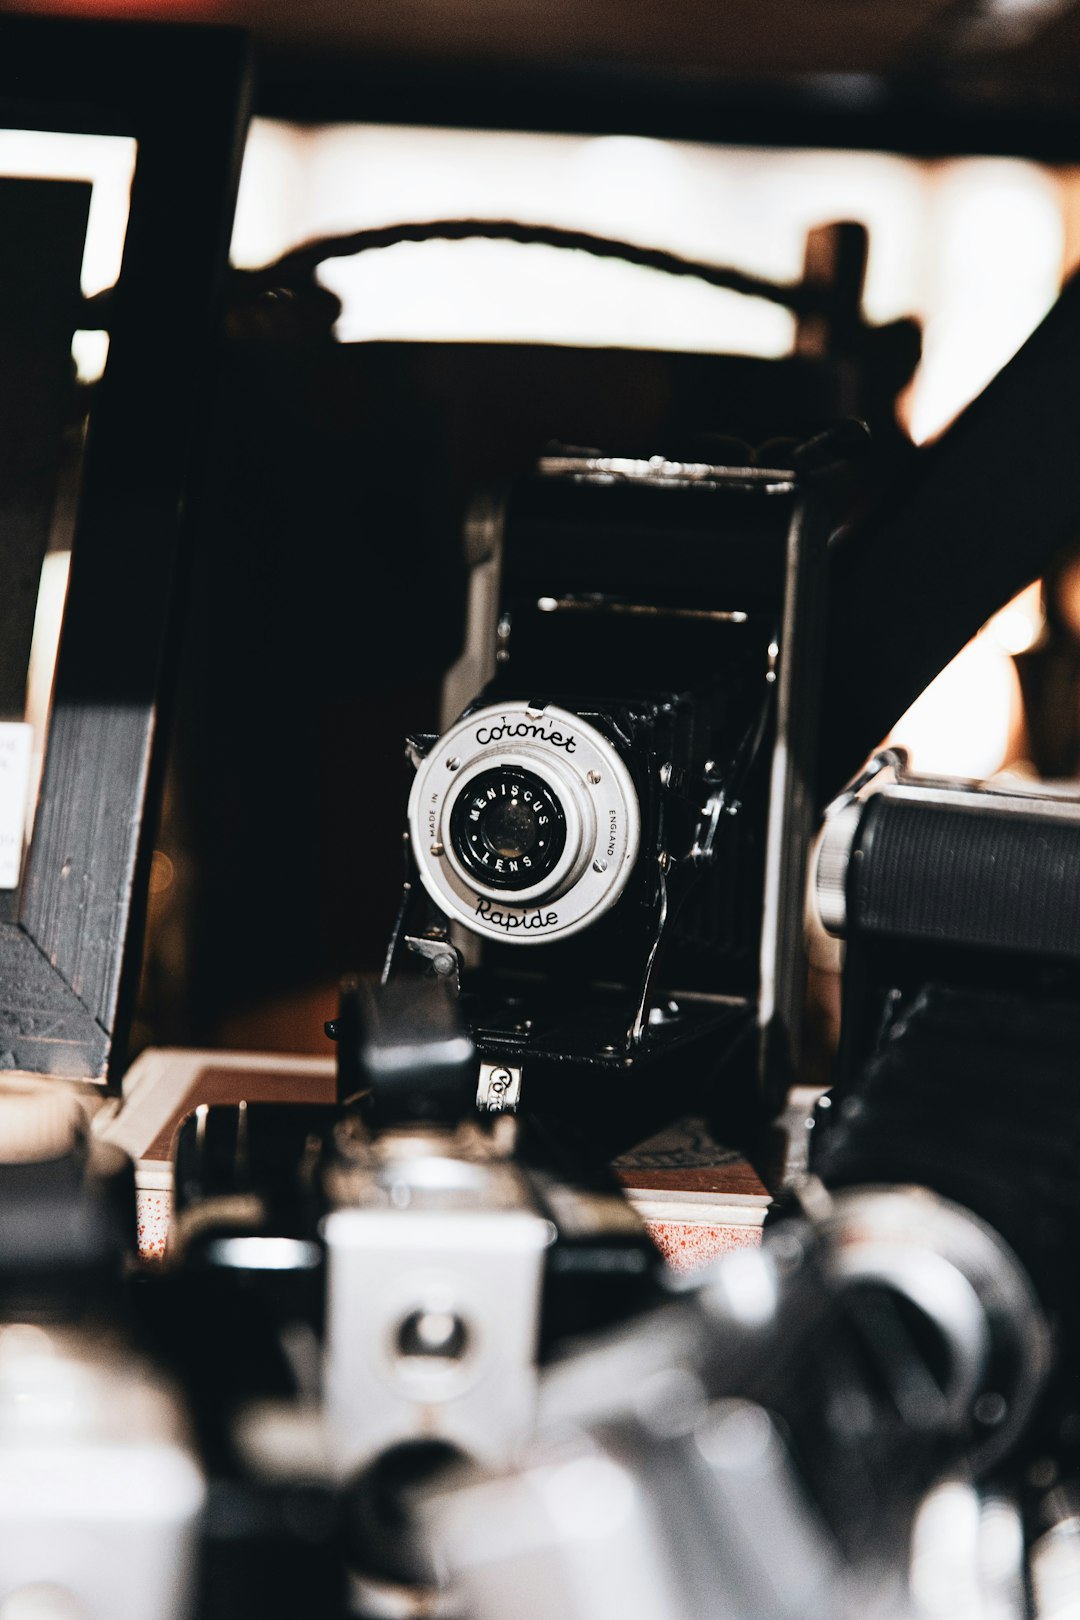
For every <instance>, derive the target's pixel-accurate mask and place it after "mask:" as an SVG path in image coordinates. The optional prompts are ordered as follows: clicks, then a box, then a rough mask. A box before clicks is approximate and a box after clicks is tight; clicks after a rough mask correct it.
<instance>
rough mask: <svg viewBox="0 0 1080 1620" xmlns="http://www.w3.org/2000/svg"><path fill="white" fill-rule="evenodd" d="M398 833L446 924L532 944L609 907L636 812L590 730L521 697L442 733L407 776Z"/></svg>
mask: <svg viewBox="0 0 1080 1620" xmlns="http://www.w3.org/2000/svg"><path fill="white" fill-rule="evenodd" d="M409 833H410V836H411V839H412V847H413V853H414V856H415V859H416V864H417V868H418V870H419V873H420V878H421V881H422V882H423V884H424V887H425V888H426V890H427V892H428V893H429V894H430V895H431V897H432V899H433V900H434V901H435V903H436V905H438V906H439V907H440V909H441V910H443V911H444V912H446V914H447V915H448V916H449V917H451V918H453V920H454V921H456V922H459V923H461V924H463V925H464V926H465V927H466V928H468V929H470V930H471V931H472V932H473V933H475V934H479V935H481V936H482V937H485V938H491V939H499V940H504V941H507V942H509V943H512V944H520V945H537V944H542V943H544V941H545V940H551V939H554V938H559V939H563V938H565V937H566V936H567V935H569V934H574V933H577V932H578V930H579V929H582V928H585V927H587V926H588V925H589V924H590V923H592V922H594V921H595V920H596V919H597V918H598V917H600V916H602V915H603V914H604V913H605V912H606V911H608V910H609V909H610V908H611V907H612V906H613V905H614V904H615V902H616V900H617V899H618V898H619V896H620V894H621V893H622V891H623V889H624V887H625V885H626V880H627V878H628V877H629V876H630V872H631V870H632V869H633V865H634V861H635V860H636V858H637V853H638V847H639V843H640V838H641V812H640V808H639V805H638V798H637V793H636V792H635V790H634V784H633V781H632V779H631V777H630V773H629V771H628V770H627V768H626V766H625V765H624V763H623V761H622V759H621V758H620V756H619V754H618V752H617V750H616V749H615V748H614V747H613V745H612V744H611V743H610V742H609V741H608V740H607V738H606V737H604V736H603V735H602V733H601V732H599V731H598V730H597V729H596V728H595V727H594V726H591V725H589V724H588V723H587V722H586V721H583V720H581V719H579V718H578V716H577V715H575V714H571V713H570V712H569V711H568V710H566V709H560V708H558V707H556V706H555V705H553V704H550V705H547V706H545V707H543V708H533V707H530V706H529V705H528V704H527V703H526V702H524V701H522V702H517V703H509V704H506V705H505V706H502V707H490V708H485V709H481V710H478V711H477V712H476V713H474V714H471V715H469V716H468V717H467V719H464V720H459V721H458V722H457V724H456V725H454V726H452V727H451V728H450V730H449V731H447V732H446V733H444V735H443V736H442V737H441V738H440V739H439V741H438V743H437V744H436V746H435V748H434V749H433V750H432V752H431V753H430V754H429V755H428V757H427V759H425V760H424V761H423V762H422V763H421V765H420V768H419V770H418V771H417V774H416V780H415V782H414V783H413V789H412V793H411V795H410V798H409Z"/></svg>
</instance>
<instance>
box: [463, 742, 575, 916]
mask: <svg viewBox="0 0 1080 1620" xmlns="http://www.w3.org/2000/svg"><path fill="white" fill-rule="evenodd" d="M450 840H451V843H452V845H453V849H454V853H455V854H456V856H457V858H458V860H459V861H460V862H461V865H462V866H463V867H464V869H465V871H466V872H468V873H470V874H471V875H472V876H473V877H475V878H477V879H478V880H479V881H480V882H481V883H483V884H484V886H485V887H487V888H491V889H501V890H504V891H506V892H508V893H513V892H515V891H517V890H522V889H531V888H532V887H533V886H534V885H535V884H537V883H539V882H541V881H542V880H543V879H544V878H545V877H547V875H548V873H549V872H552V871H554V869H555V867H556V866H557V865H558V863H559V859H560V857H561V856H562V852H563V849H564V847H565V845H566V814H565V811H564V810H563V807H562V805H561V803H560V802H559V799H558V797H557V795H556V794H555V792H554V791H553V790H552V788H551V787H550V786H549V784H548V783H547V782H545V781H544V780H543V778H542V777H540V776H538V775H536V774H535V773H534V772H532V771H528V770H525V769H523V768H522V767H521V766H518V765H510V764H506V765H495V766H493V767H492V768H491V769H490V770H488V771H483V772H482V773H481V774H480V775H479V776H475V777H473V779H472V781H471V782H469V784H468V786H467V788H466V789H465V791H463V792H462V793H461V794H460V795H459V797H458V799H457V802H456V803H455V805H454V808H453V811H452V813H451V816H450Z"/></svg>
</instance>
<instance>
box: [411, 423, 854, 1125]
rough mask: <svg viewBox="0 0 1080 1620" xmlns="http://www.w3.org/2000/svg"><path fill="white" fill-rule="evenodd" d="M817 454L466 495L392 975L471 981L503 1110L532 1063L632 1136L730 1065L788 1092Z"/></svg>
mask: <svg viewBox="0 0 1080 1620" xmlns="http://www.w3.org/2000/svg"><path fill="white" fill-rule="evenodd" d="M799 459H800V458H799V457H798V456H797V455H793V454H791V453H790V448H789V451H788V453H787V454H786V456H785V457H784V458H783V461H782V464H781V465H779V466H760V465H756V464H753V458H752V457H750V456H749V455H747V457H746V460H747V463H748V464H747V465H737V464H726V465H716V464H713V463H711V462H710V463H703V462H694V463H688V462H669V461H664V460H663V459H661V458H656V457H654V458H651V459H647V460H641V461H635V460H629V459H620V458H613V457H603V456H600V455H597V454H593V453H591V452H590V453H585V452H565V453H558V454H552V455H549V456H547V457H545V458H544V459H543V460H542V461H541V462H540V463H539V466H538V468H537V470H536V472H535V473H534V474H533V475H532V476H530V477H528V478H525V479H522V480H521V481H519V482H518V483H516V484H514V485H512V486H510V487H509V489H507V490H504V491H502V492H500V493H499V494H498V495H494V496H490V495H489V496H485V497H484V498H482V499H481V500H480V501H478V502H477V503H476V504H475V505H474V507H473V509H472V511H471V514H470V517H469V520H468V525H467V551H468V559H469V562H470V565H471V571H472V572H471V580H470V589H469V608H468V622H467V627H466V642H465V649H464V652H463V655H462V657H461V659H460V660H459V662H458V663H457V664H456V665H455V666H454V668H453V669H452V670H451V671H450V673H449V675H448V677H447V680H446V684H445V689H444V714H445V719H446V728H445V729H444V731H443V733H442V734H441V735H440V736H438V737H431V736H425V737H417V738H413V739H411V742H410V753H411V756H412V759H413V762H414V764H415V765H416V771H417V774H416V778H415V781H414V783H413V787H412V793H411V796H410V801H409V813H408V814H409V836H408V845H409V862H410V871H409V875H408V879H407V883H406V897H405V903H404V905H403V908H402V913H401V916H400V918H399V924H398V930H397V933H396V935H395V938H394V940H393V942H392V944H391V949H390V952H389V954H388V958H387V972H388V974H389V973H390V972H392V971H395V970H397V969H398V968H399V967H400V966H401V965H402V964H403V963H404V961H405V960H406V958H407V956H408V955H409V954H410V953H411V954H412V956H413V958H414V960H415V961H419V962H422V963H423V964H424V965H425V966H426V967H427V968H428V969H429V970H431V969H434V971H436V972H443V973H448V974H453V973H460V978H461V988H462V1009H463V1014H464V1017H465V1020H466V1024H467V1027H468V1030H469V1034H470V1037H471V1038H472V1040H473V1041H474V1043H475V1044H476V1046H477V1048H478V1050H479V1053H480V1058H481V1079H480V1088H479V1092H478V1101H479V1103H480V1106H481V1107H482V1108H495V1109H499V1108H503V1107H507V1106H513V1105H514V1103H515V1102H516V1099H517V1096H518V1094H519V1092H520V1087H521V1083H522V1079H523V1077H524V1078H525V1079H526V1081H527V1084H528V1088H529V1107H530V1110H532V1109H534V1108H535V1109H539V1110H540V1111H541V1112H550V1113H552V1114H553V1115H563V1116H565V1115H567V1114H570V1113H572V1114H574V1115H576V1116H577V1117H578V1118H579V1119H580V1118H581V1117H582V1116H583V1114H587V1113H591V1112H592V1111H593V1109H594V1106H595V1111H596V1112H597V1113H603V1112H604V1111H607V1110H610V1107H611V1104H612V1102H613V1101H615V1100H616V1099H617V1101H618V1112H619V1115H620V1117H621V1118H622V1119H623V1120H624V1122H625V1123H626V1126H627V1128H629V1127H630V1123H631V1121H636V1122H639V1123H641V1122H644V1121H645V1120H646V1119H647V1115H648V1108H647V1107H646V1108H645V1110H644V1113H643V1114H642V1115H641V1116H640V1119H639V1116H638V1113H637V1111H636V1109H635V1104H636V1103H637V1102H641V1101H644V1100H645V1099H647V1097H648V1096H649V1095H650V1094H651V1095H652V1097H653V1098H654V1101H659V1098H660V1096H661V1094H663V1104H662V1107H661V1109H660V1113H661V1115H662V1116H666V1117H669V1118H670V1116H671V1103H672V1095H671V1090H670V1088H671V1087H672V1086H676V1085H678V1086H684V1087H687V1088H688V1089H689V1088H690V1087H692V1086H696V1085H697V1084H698V1083H699V1082H709V1083H711V1081H712V1080H713V1079H714V1078H715V1077H716V1075H717V1073H718V1072H719V1071H721V1070H723V1069H725V1067H727V1066H733V1067H738V1068H739V1069H740V1070H741V1071H742V1072H744V1073H747V1074H749V1075H750V1076H751V1077H752V1084H751V1087H750V1091H751V1092H753V1093H755V1094H761V1093H762V1092H764V1093H765V1094H768V1095H769V1096H770V1097H771V1098H772V1099H773V1100H774V1099H775V1097H777V1096H778V1095H779V1094H780V1093H781V1092H782V1091H783V1089H784V1088H785V1087H786V1085H787V1083H788V1080H789V1078H790V1067H789V1065H790V1054H791V1051H792V1049H793V1048H794V1047H795V1046H796V1045H797V1040H798V1022H799V1010H800V1006H801V999H802V956H801V934H802V907H803V883H804V861H805V851H806V848H807V845H808V843H809V837H810V833H811V830H812V825H813V818H814V814H815V804H814V793H813V785H812V781H811V770H812V761H813V750H814V743H815V738H816V727H817V687H818V672H819V666H820V637H821V622H822V608H823V573H824V569H823V554H824V548H825V545H826V543H827V540H828V537H829V534H830V533H831V532H832V531H833V529H834V528H835V526H836V522H837V514H838V502H837V500H836V496H835V486H834V485H832V484H829V482H828V481H827V480H826V481H824V482H822V481H819V480H817V479H815V477H814V476H813V475H812V474H811V473H809V472H808V471H807V470H806V468H805V467H803V468H802V469H800V468H799V466H798V463H799ZM825 459H827V458H825ZM628 1072H629V1073H630V1074H633V1075H634V1076H635V1077H638V1076H643V1075H645V1074H646V1073H647V1074H648V1076H649V1078H650V1084H649V1085H648V1086H640V1085H638V1084H636V1083H635V1084H633V1085H628V1083H627V1082H628ZM651 1082H656V1083H658V1084H659V1086H660V1091H658V1090H657V1085H656V1084H652V1083H651Z"/></svg>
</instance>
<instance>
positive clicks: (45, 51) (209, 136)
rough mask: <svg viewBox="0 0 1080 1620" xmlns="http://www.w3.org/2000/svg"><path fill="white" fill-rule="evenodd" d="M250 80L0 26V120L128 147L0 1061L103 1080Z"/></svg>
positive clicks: (167, 56) (129, 49)
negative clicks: (130, 173)
mask: <svg viewBox="0 0 1080 1620" xmlns="http://www.w3.org/2000/svg"><path fill="white" fill-rule="evenodd" d="M249 80H250V74H249V63H248V49H247V44H246V40H245V37H244V36H243V35H242V34H241V33H239V32H237V31H234V30H231V29H222V28H212V29H211V28H195V27H173V26H163V25H155V24H145V25H128V24H115V25H114V24H108V23H102V22H98V21H95V22H92V23H91V22H83V21H77V20H72V19H66V18H65V19H59V18H31V17H25V16H24V17H7V18H0V125H3V126H5V127H9V128H16V129H37V130H63V131H69V132H70V131H80V132H87V133H96V134H119V135H128V136H133V137H134V138H135V141H136V143H137V157H136V166H135V174H134V179H133V183H132V191H131V207H130V214H129V219H128V228H127V234H126V237H125V242H124V255H123V264H122V269H121V274H120V278H119V281H118V284H117V287H116V288H115V290H114V292H113V293H112V294H110V295H109V297H108V300H107V312H106V313H105V314H104V316H103V317H101V323H102V324H104V325H106V326H107V329H108V332H109V358H108V364H107V367H106V371H105V375H104V377H103V379H102V381H101V382H100V384H98V385H97V388H96V390H95V397H94V404H93V410H92V414H91V427H90V432H89V435H88V440H87V446H86V455H85V461H84V466H83V481H82V494H81V499H80V502H79V512H78V519H77V524H76V531H75V540H74V546H73V552H72V567H71V575H70V581H69V586H68V595H67V603H66V608H65V612H64V621H63V630H62V634H61V640H60V648H59V653H58V658H57V664H56V670H55V675H54V683H53V698H52V706H51V711H50V723H49V734H48V744H47V749H46V755H45V764H44V771H43V776H42V783H41V789H40V795H39V799H38V805H37V812H36V818H35V823H34V835H33V839H32V842H31V846H30V849H29V851H28V855H27V861H26V866H25V870H24V876H23V882H22V887H21V891H20V894H19V900H18V908H17V915H16V916H14V917H11V918H8V919H7V920H3V921H0V1071H2V1070H16V1071H27V1072H31V1073H34V1074H47V1075H62V1076H66V1077H68V1078H71V1079H79V1080H85V1081H91V1082H94V1083H96V1084H99V1085H102V1086H106V1087H108V1089H110V1090H115V1089H117V1088H118V1086H119V1081H120V1078H121V1074H122V1068H123V1063H124V1059H125V1053H124V1047H125V1036H126V1024H127V1020H128V1018H129V1016H130V1007H131V1003H132V1000H133V997H134V992H135V989H136V987H137V983H138V973H139V960H138V958H139V955H140V949H141V943H142V940H141V933H142V921H143V909H144V902H145V897H146V891H147V879H148V872H149V862H150V856H151V853H152V850H151V836H150V835H151V832H152V826H153V819H154V809H155V786H156V780H157V776H158V774H159V771H160V764H161V762H160V753H161V750H160V749H156V750H155V746H154V744H155V733H156V732H157V731H158V730H159V729H160V722H159V708H160V702H161V698H162V694H163V693H165V692H167V671H168V663H169V650H170V623H171V613H172V599H173V595H174V592H173V585H174V579H175V575H176V572H177V568H178V565H181V564H182V561H183V551H184V526H183V506H184V501H185V497H186V493H187V488H188V480H189V470H190V466H191V461H192V457H193V455H194V454H195V453H196V452H197V450H198V448H199V442H200V438H201V436H202V431H203V427H204V423H205V418H206V415H207V409H206V408H207V405H208V396H209V389H210V378H211V362H212V359H213V354H214V351H215V346H216V343H217V340H218V331H219V321H220V311H221V301H222V294H223V289H224V279H225V275H226V272H227V266H228V249H229V238H230V232H231V228H232V218H233V211H234V207H235V201H236V191H237V185H238V181H239V171H240V160H241V156H242V150H243V142H244V137H245V134H246V128H247V116H248V99H249ZM76 324H78V322H77V321H76V322H73V325H76ZM0 523H2V514H0ZM2 559H3V533H2V527H0V567H2V566H3V561H2Z"/></svg>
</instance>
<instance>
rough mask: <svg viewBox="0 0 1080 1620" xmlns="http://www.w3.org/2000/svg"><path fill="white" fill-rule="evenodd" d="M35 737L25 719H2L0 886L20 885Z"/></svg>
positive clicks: (13, 886)
mask: <svg viewBox="0 0 1080 1620" xmlns="http://www.w3.org/2000/svg"><path fill="white" fill-rule="evenodd" d="M33 736H34V728H33V727H32V726H27V725H24V724H23V722H22V721H21V720H0V889H17V888H18V886H19V869H20V867H21V866H22V855H23V841H24V838H25V836H26V794H27V790H28V789H29V786H30V748H31V743H32V741H33Z"/></svg>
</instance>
